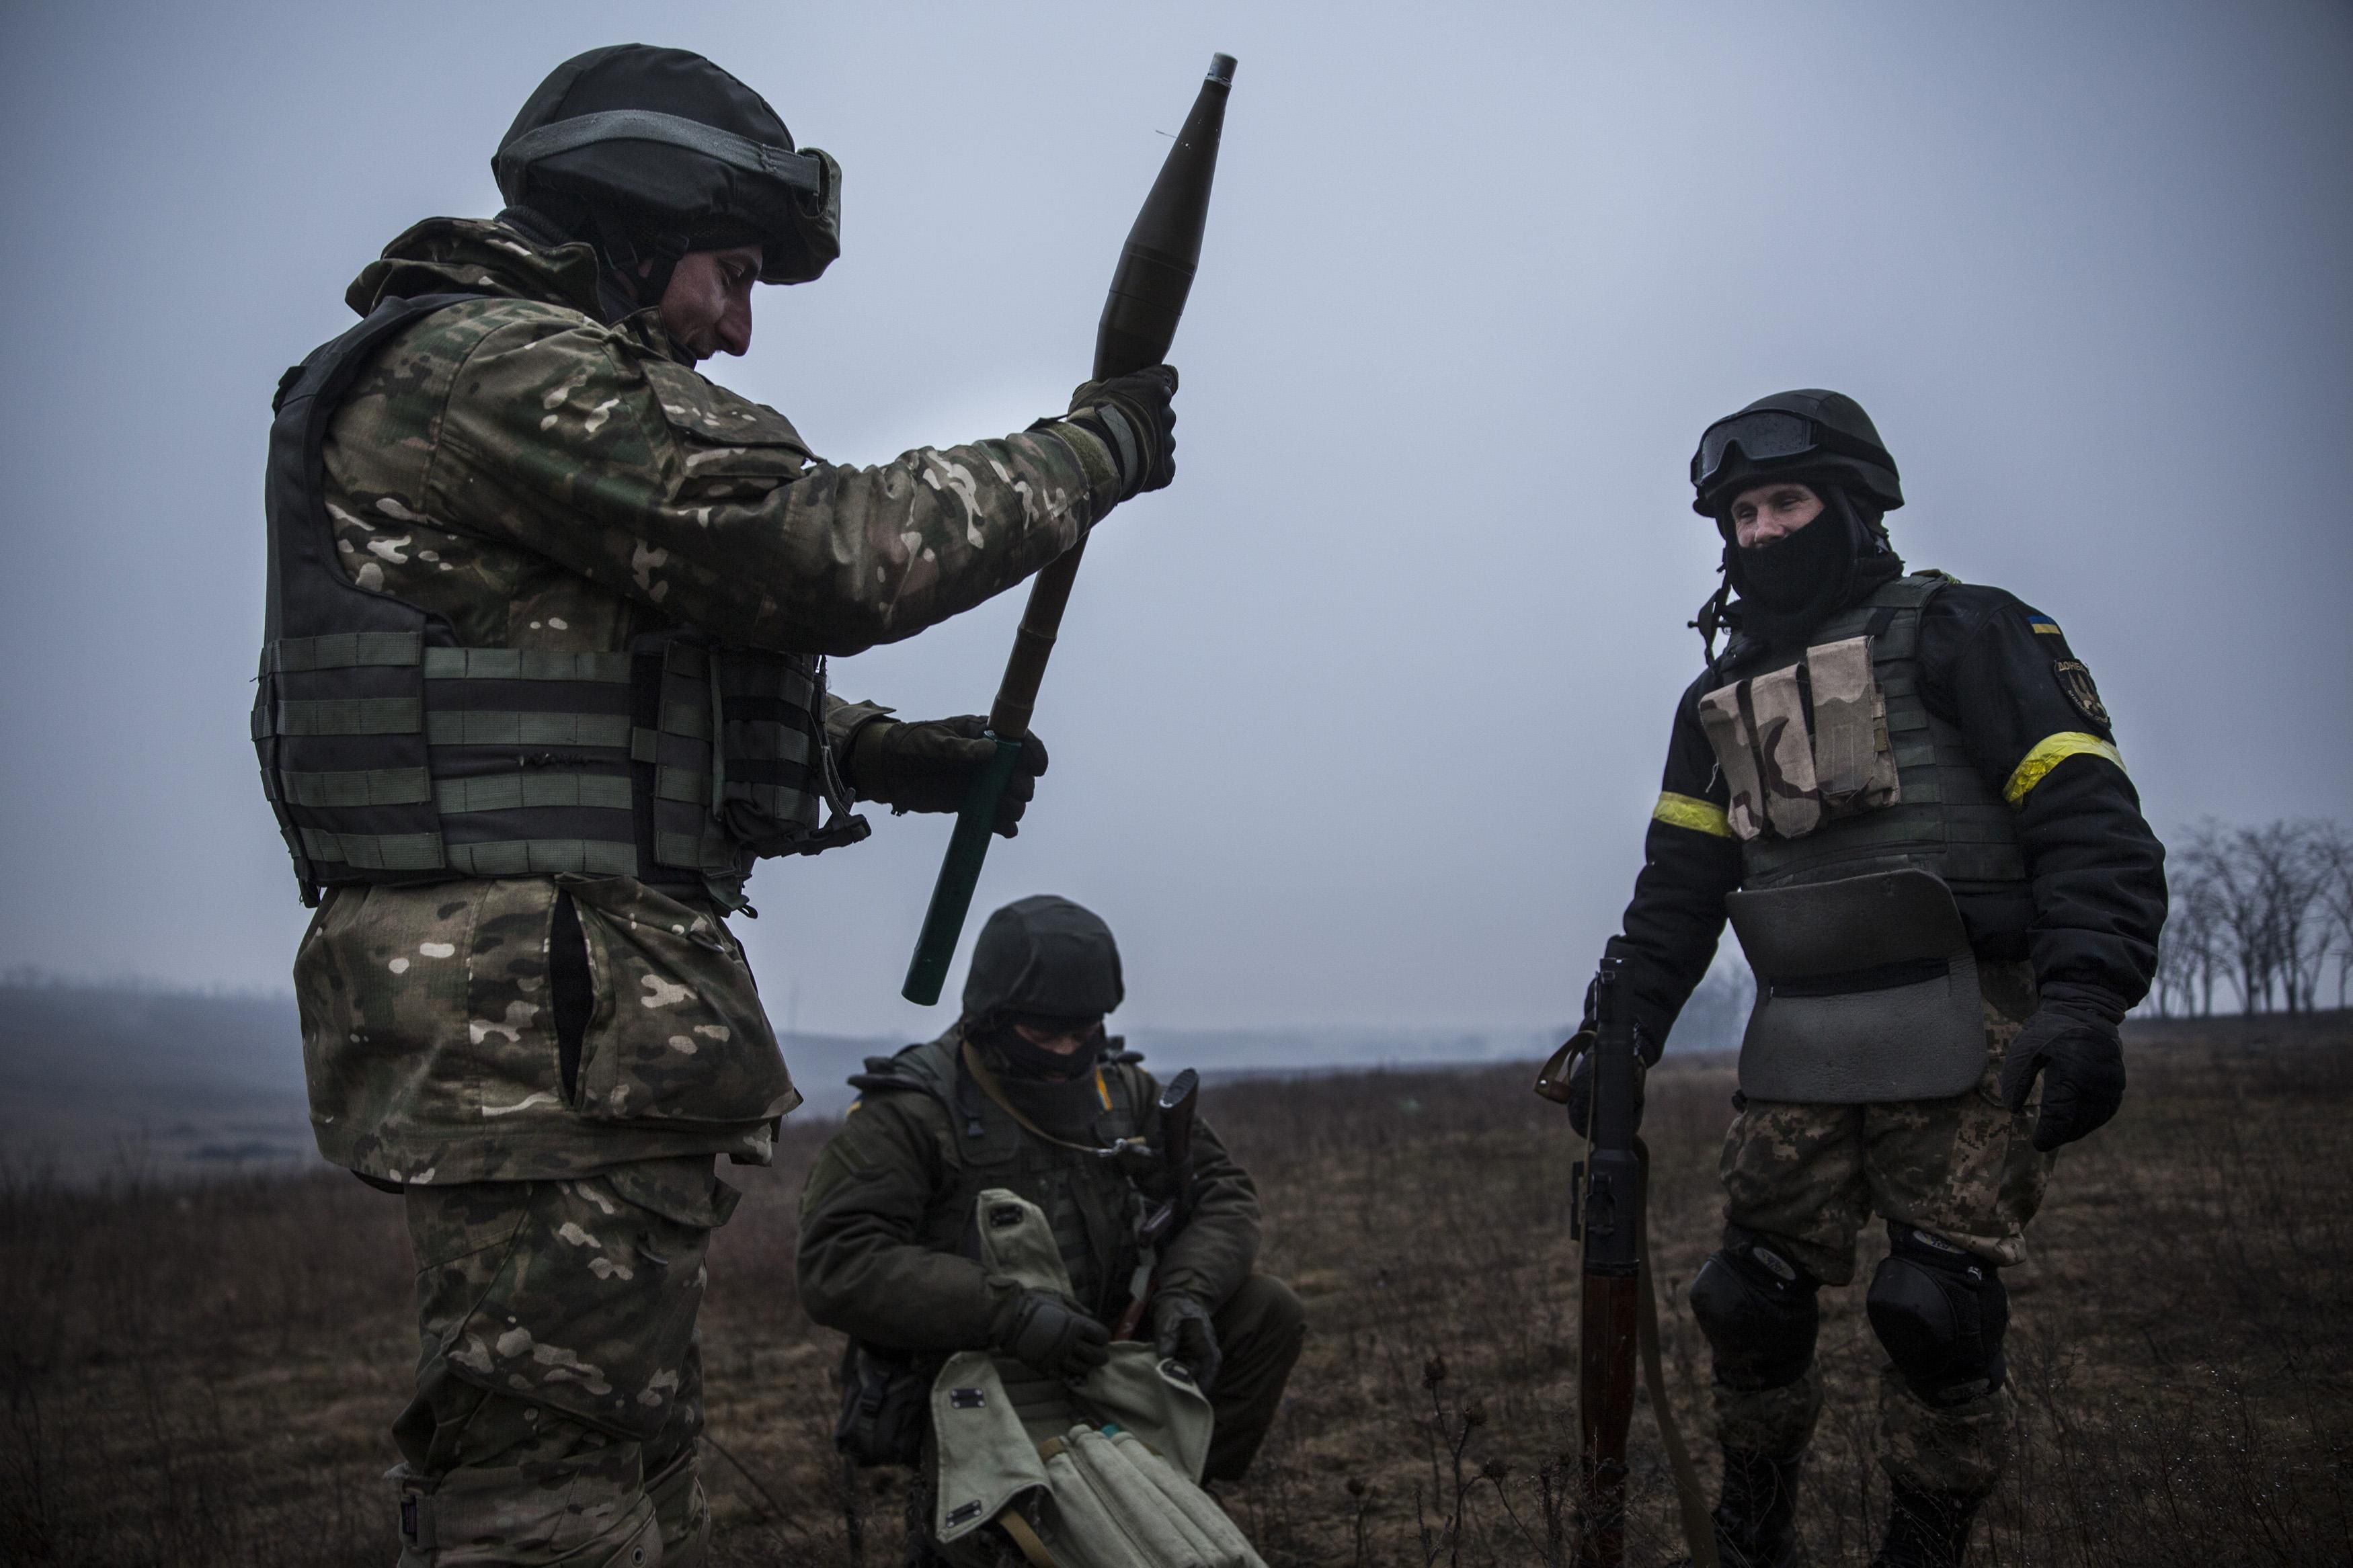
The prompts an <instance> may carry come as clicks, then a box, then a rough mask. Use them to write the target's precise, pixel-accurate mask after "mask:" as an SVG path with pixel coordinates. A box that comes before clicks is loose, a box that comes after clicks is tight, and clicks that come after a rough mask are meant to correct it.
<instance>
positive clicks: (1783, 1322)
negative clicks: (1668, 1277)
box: [1691, 1226, 1822, 1391]
mask: <svg viewBox="0 0 2353 1568" xmlns="http://www.w3.org/2000/svg"><path fill="white" fill-rule="evenodd" d="M1821 1288H1822V1282H1821V1281H1820V1280H1819V1279H1815V1278H1814V1277H1813V1276H1812V1275H1810V1274H1809V1273H1807V1272H1806V1271H1805V1270H1804V1269H1803V1268H1799V1266H1798V1265H1797V1264H1795V1263H1793V1262H1791V1261H1790V1260H1789V1259H1788V1258H1785V1257H1783V1256H1782V1255H1781V1253H1780V1252H1779V1251H1778V1249H1777V1248H1775V1247H1773V1245H1772V1244H1771V1243H1770V1242H1769V1241H1767V1238H1766V1237H1763V1236H1760V1235H1759V1234H1757V1232H1756V1231H1753V1230H1748V1229H1746V1228H1744V1227H1742V1226H1725V1233H1724V1245H1723V1246H1722V1247H1718V1248H1717V1249H1716V1250H1715V1252H1714V1253H1713V1254H1711V1255H1710V1256H1709V1258H1708V1260H1707V1262H1706V1263H1704V1264H1703V1265H1702V1266H1701V1268H1700V1271H1699V1277H1698V1278H1697V1279H1694V1280H1693V1281H1692V1287H1691V1308H1692V1316H1693V1317H1694V1318H1697V1319H1698V1320H1699V1326H1700V1331H1701V1332H1702V1333H1704V1334H1705V1335H1707V1342H1708V1346H1709V1348H1710V1349H1712V1350H1713V1351H1714V1352H1715V1380H1716V1382H1718V1383H1720V1384H1724V1385H1725V1387H1727V1388H1735V1389H1740V1390H1743V1391H1755V1390H1758V1389H1767V1388H1779V1387H1782V1386H1784V1385H1785V1384H1792V1383H1795V1382H1797V1381H1798V1380H1799V1378H1801V1377H1803V1376H1805V1375H1806V1368H1808V1367H1810V1366H1811V1365H1812V1364H1813V1362H1814V1334H1815V1331H1817V1330H1819V1329H1820V1327H1821V1321H1822V1314H1821V1305H1820V1301H1819V1300H1817V1297H1818V1295H1819V1293H1820V1290H1821Z"/></svg>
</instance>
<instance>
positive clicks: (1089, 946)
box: [964, 893, 1127, 1026]
mask: <svg viewBox="0 0 2353 1568" xmlns="http://www.w3.org/2000/svg"><path fill="white" fill-rule="evenodd" d="M1126 994H1127V989H1126V985H1125V984H1124V981H1123V980H1122V979H1121V976H1120V969H1119V944H1118V943H1117V942H1114V941H1113V939H1112V934H1111V927H1109V926H1107V925H1105V924H1104V923H1103V917H1102V916H1100V915H1098V914H1096V913H1095V912H1094V911H1093V910H1089V909H1085V908H1083V907H1082V906H1080V905H1078V904H1074V903H1072V902H1071V900H1068V899H1061V898H1056V897H1055V896H1053V895H1052V894H1050V893H1041V894H1039V895H1038V896H1037V897H1035V898H1029V899H1020V900H1016V901H1014V902H1013V903H1009V904H1008V905H1006V906H1005V907H1004V908H1003V909H1001V910H997V912H996V913H995V914H993V915H991V916H989V917H988V923H987V924H986V925H984V926H982V927H981V928H980V937H979V940H977V941H976V942H974V943H973V949H972V969H971V971H970V972H969V973H967V974H966V975H965V983H964V1016H965V1019H966V1020H967V1021H969V1022H972V1023H976V1024H977V1023H982V1022H985V1021H988V1020H993V1019H1000V1018H1004V1017H1006V1016H1013V1017H1015V1018H1017V1019H1018V1021H1019V1022H1022V1023H1032V1024H1044V1025H1049V1026H1050V1025H1052V1024H1054V1023H1068V1024H1071V1025H1084V1024H1087V1023H1091V1022H1092V1021H1093V1020H1095V1019H1098V1018H1101V1017H1102V1016H1103V1015H1104V1014H1106V1013H1109V1012H1111V1011H1113V1009H1114V1008H1116V1007H1117V1006H1118V1005H1120V1003H1121V1001H1122V1000H1124V998H1125V996H1126Z"/></svg>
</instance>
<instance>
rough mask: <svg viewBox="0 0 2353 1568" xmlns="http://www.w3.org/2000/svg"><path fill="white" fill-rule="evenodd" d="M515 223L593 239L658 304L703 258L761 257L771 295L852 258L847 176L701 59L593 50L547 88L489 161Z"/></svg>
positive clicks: (640, 48)
mask: <svg viewBox="0 0 2353 1568" xmlns="http://www.w3.org/2000/svg"><path fill="white" fill-rule="evenodd" d="M491 172H492V173H493V174H496V175H497V176H498V182H499V193H500V194H501V195H503V196H504V197H505V198H506V200H507V203H508V205H509V207H510V210H511V211H512V210H513V209H517V208H520V209H525V211H526V212H527V213H528V214H530V215H532V216H537V217H539V218H541V219H542V220H543V222H544V223H546V224H547V225H549V226H553V227H554V228H555V229H556V230H558V231H560V232H561V233H562V234H563V236H564V237H567V238H579V239H588V240H590V241H592V242H593V243H595V244H596V247H597V249H598V250H599V251H600V252H601V253H602V254H603V256H604V258H605V260H606V262H607V265H608V266H609V267H611V268H614V269H615V270H617V271H619V272H622V273H625V274H628V275H630V276H631V278H632V279H633V280H634V279H635V277H636V275H637V273H638V267H639V265H640V264H641V263H643V262H651V263H653V268H652V269H651V275H650V276H649V278H648V279H646V282H647V283H648V284H649V286H650V287H649V289H648V288H638V290H637V292H638V300H639V302H640V303H651V302H652V301H653V300H655V299H658V298H659V295H660V292H661V289H662V288H663V287H665V286H667V284H668V282H669V279H670V269H671V268H672V267H674V266H675V265H676V263H677V261H678V258H680V257H681V256H684V255H685V254H687V252H689V251H691V250H712V249H718V248H721V247H725V246H729V245H740V244H745V243H754V242H755V243H757V244H759V245H761V246H762V247H765V256H764V258H763V261H762V265H761V268H760V281H762V282H763V283H806V282H807V281H809V280H810V279H813V278H816V277H817V276H818V274H820V273H822V272H823V271H824V270H825V269H826V268H827V267H828V265H829V264H831V262H832V261H833V259H834V258H835V257H837V256H839V255H840V254H841V237H840V227H841V168H840V166H839V164H837V163H835V162H834V161H833V159H832V158H831V157H830V156H828V154H826V153H822V152H819V151H818V150H817V149H816V148H814V147H811V148H807V149H799V148H797V147H796V146H795V145H794V142H793V137H792V132H790V131H788V130H786V128H785V122H784V121H783V120H782V119H780V118H779V117H778V116H777V114H776V110H773V109H771V108H769V107H768V104H767V101H766V100H765V99H763V98H762V97H761V96H760V95H759V94H758V93H756V92H754V91H753V90H752V89H750V88H748V87H745V86H744V84H743V83H742V82H740V81H738V80H736V79H734V78H733V77H732V76H730V75H728V74H727V72H725V71H723V70H722V69H720V68H718V67H717V66H715V65H713V64H712V63H711V61H709V60H707V59H705V58H702V56H701V55H698V54H693V53H691V52H689V51H688V50H685V49H665V48H656V47H651V46H649V45H646V44H616V45H613V46H611V47H606V48H601V49H591V50H589V51H588V52H587V53H586V54H585V55H576V56H575V57H574V58H571V59H568V60H566V61H565V62H564V63H563V64H562V65H560V66H558V67H556V68H555V69H554V71H552V72H550V73H549V74H548V77H547V79H546V80H545V81H543V82H541V83H540V84H539V87H538V89H537V90H535V91H534V92H533V93H532V95H531V97H530V99H529V100H526V101H525V102H524V104H523V106H522V112H520V113H519V114H517V115H516V116H515V120H514V123H513V125H512V126H510V127H509V128H508V130H507V133H506V136H505V137H504V138H503V139H502V140H501V142H499V150H498V153H497V154H496V156H494V157H493V158H492V159H491Z"/></svg>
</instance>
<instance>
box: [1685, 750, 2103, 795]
mask: <svg viewBox="0 0 2353 1568" xmlns="http://www.w3.org/2000/svg"><path fill="white" fill-rule="evenodd" d="M2070 757H2105V758H2107V760H2108V761H2110V762H2112V763H2116V766H2118V767H2120V768H2121V767H2123V766H2124V765H2125V759H2124V757H2123V755H2122V754H2121V753H2120V752H2117V750H2116V747H2115V746H2113V745H2111V744H2109V743H2108V742H2105V741H2103V740H2101V739H2100V738H2099V737H2098V736H2097V735H2087V734H2085V733H2084V731H2081V730H2062V731H2059V733H2057V734H2055V735H2045V736H2044V737H2043V738H2042V740H2040V741H2037V742H2035V743H2034V749H2033V750H2032V751H2031V752H2027V753H2026V756H2025V759H2024V760H2023V761H2021V763H2019V764H2018V766H2017V767H2016V768H2015V769H2013V770H2011V773H2010V782H2009V783H2008V784H2004V785H2002V786H2001V798H2002V799H2004V800H2006V801H2008V802H2010V805H2011V807H2012V808H2013V809H2014V808H2016V807H2018V806H2021V805H2025V804H2026V797H2027V796H2028V795H2031V794H2032V793H2033V790H2034V786H2035V785H2036V784H2041V783H2042V780H2043V777H2044V775H2045V774H2047V773H2050V772H2051V770H2052V768H2055V767H2057V766H2058V765H2059V764H2060V763H2063V762H2065V761H2066V760H2067V759H2068V758H2070ZM1662 809H1663V808H1662Z"/></svg>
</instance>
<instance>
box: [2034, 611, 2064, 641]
mask: <svg viewBox="0 0 2353 1568" xmlns="http://www.w3.org/2000/svg"><path fill="white" fill-rule="evenodd" d="M2026 624H2027V625H2028V626H2032V627H2033V628H2034V631H2035V635H2036V636H2038V637H2063V636H2064V635H2065V634H2064V633H2063V632H2061V631H2060V629H2059V623H2058V622H2057V621H2054V620H2052V618H2051V617H2050V616H2045V615H2041V614H2036V615H2031V616H2027V617H2026Z"/></svg>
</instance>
